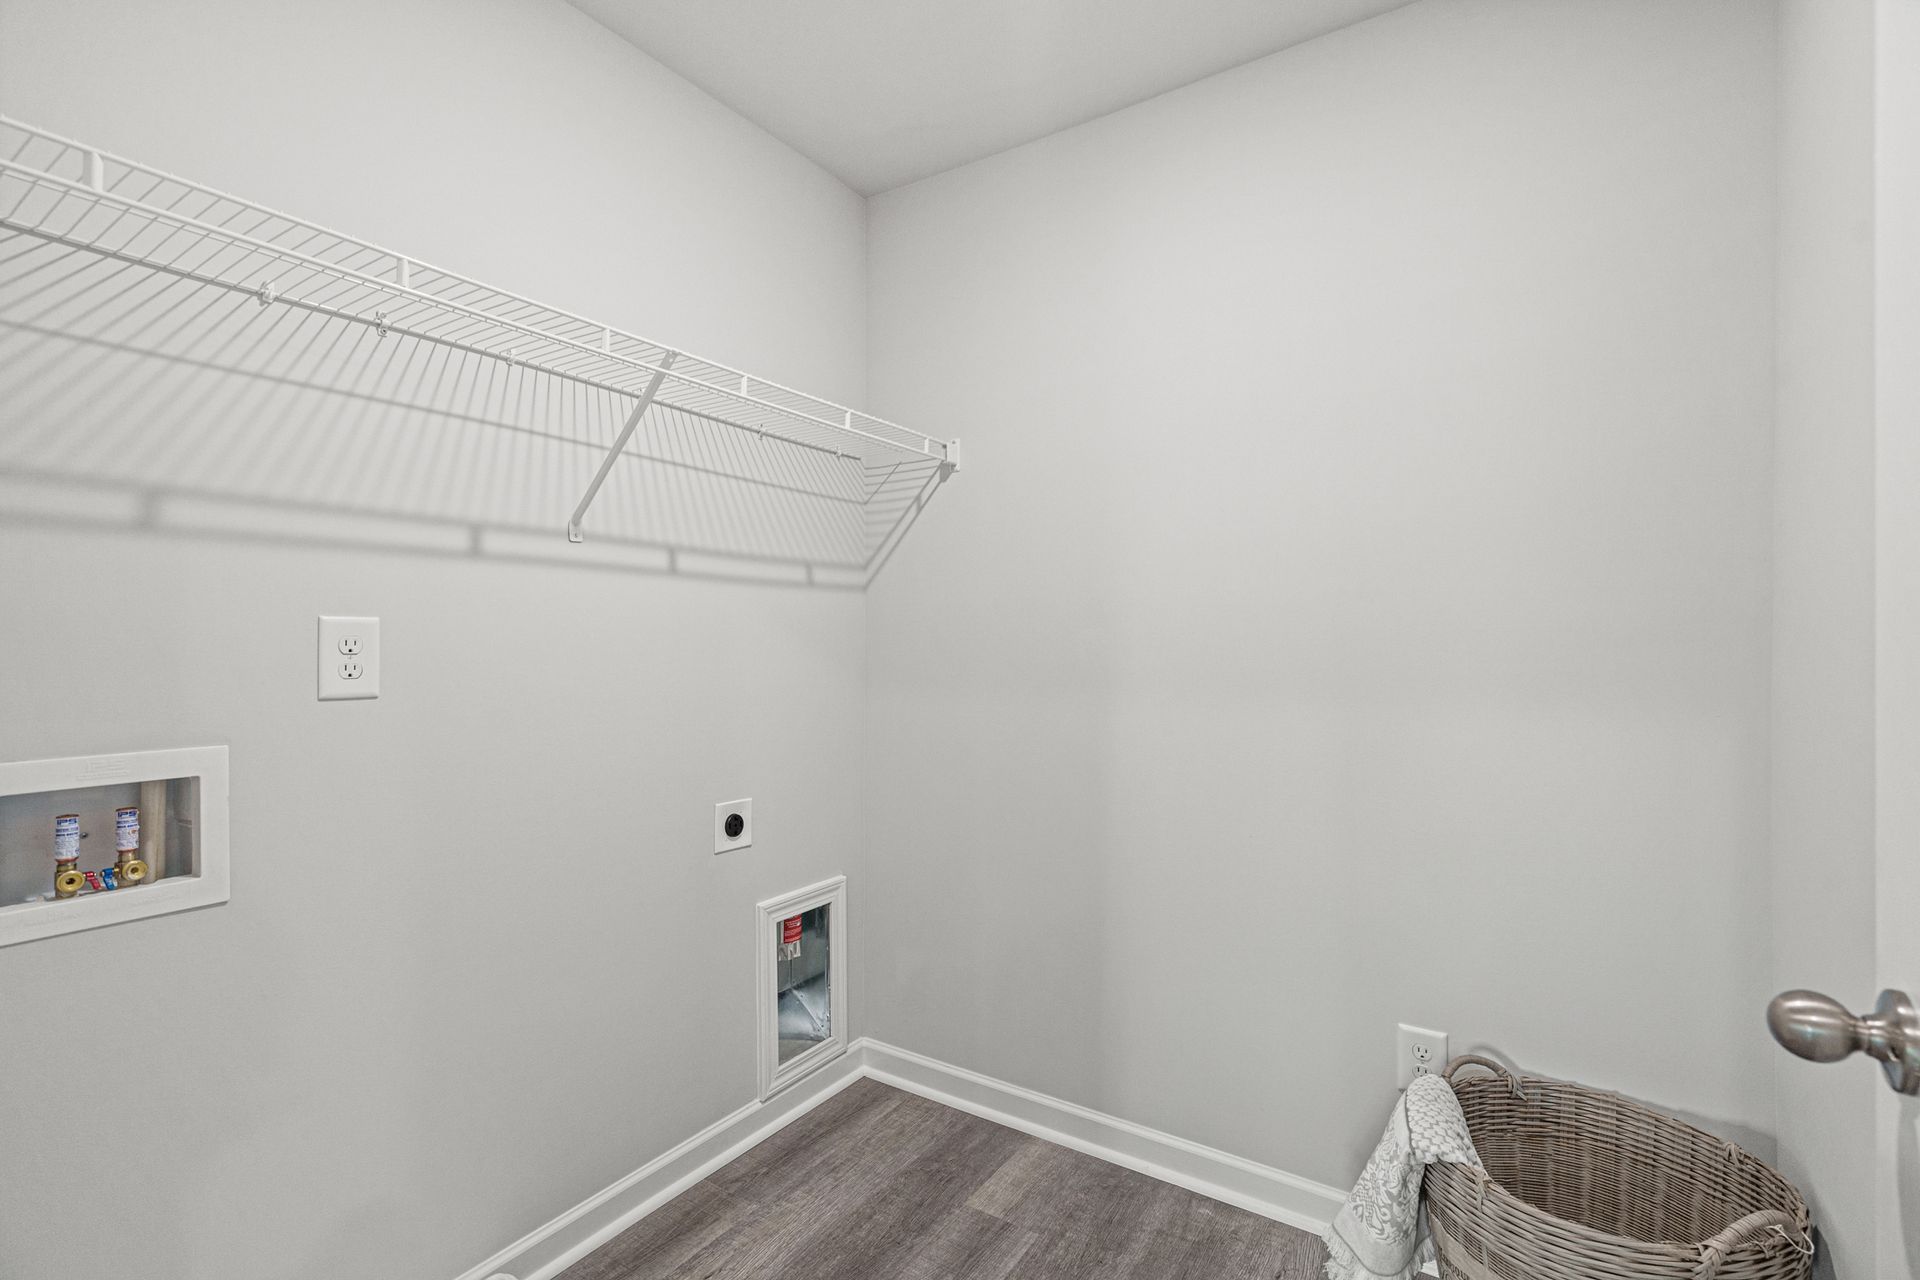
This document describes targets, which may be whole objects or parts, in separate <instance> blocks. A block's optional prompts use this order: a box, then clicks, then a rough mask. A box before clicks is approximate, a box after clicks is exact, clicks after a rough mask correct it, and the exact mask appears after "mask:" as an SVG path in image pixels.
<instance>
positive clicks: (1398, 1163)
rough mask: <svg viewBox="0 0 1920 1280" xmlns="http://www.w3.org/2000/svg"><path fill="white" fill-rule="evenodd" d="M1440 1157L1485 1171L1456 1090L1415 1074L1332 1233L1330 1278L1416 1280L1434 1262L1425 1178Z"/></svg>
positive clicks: (1436, 1078)
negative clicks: (1423, 1196)
mask: <svg viewBox="0 0 1920 1280" xmlns="http://www.w3.org/2000/svg"><path fill="white" fill-rule="evenodd" d="M1441 1160H1445V1161H1447V1162H1448V1163H1450V1164H1470V1165H1472V1166H1474V1167H1475V1168H1476V1169H1477V1168H1479V1167H1480V1154H1479V1152H1477V1151H1475V1150H1474V1149H1473V1138H1472V1136H1471V1135H1470V1134H1468V1132H1467V1118H1466V1117H1465V1116H1463V1115H1461V1114H1460V1103H1459V1102H1458V1101H1457V1100H1456V1099H1455V1098H1454V1096H1453V1087H1452V1086H1451V1085H1449V1084H1448V1083H1447V1082H1446V1081H1445V1080H1442V1079H1441V1078H1440V1077H1439V1076H1415V1077H1414V1078H1413V1083H1412V1084H1411V1085H1410V1086H1408V1088H1407V1091H1406V1093H1405V1094H1404V1095H1403V1096H1402V1097H1401V1099H1400V1101H1398V1102H1396V1103H1394V1105H1393V1115H1392V1116H1391V1117H1390V1118H1389V1119H1388V1120H1387V1131H1386V1132H1385V1133H1383V1134H1382V1135H1380V1145H1379V1146H1378V1147H1376V1148H1374V1152H1373V1156H1372V1158H1371V1159H1369V1160H1368V1161H1367V1167H1366V1169H1365V1170H1364V1171H1362V1173H1361V1174H1360V1181H1359V1182H1356V1183H1355V1184H1354V1186H1353V1192H1352V1194H1351V1195H1349V1196H1348V1197H1347V1202H1346V1203H1345V1204H1344V1205H1342V1206H1340V1212H1339V1213H1338V1214H1336V1215H1335V1216H1334V1219H1333V1226H1331V1227H1330V1228H1328V1229H1327V1236H1326V1239H1327V1272H1326V1275H1327V1280H1371V1278H1373V1277H1378V1280H1412V1277H1413V1276H1414V1275H1416V1274H1418V1272H1419V1270H1420V1268H1421V1267H1423V1266H1425V1265H1426V1264H1427V1263H1428V1262H1430V1261H1431V1260H1432V1259H1433V1241H1432V1240H1430V1239H1429V1238H1428V1236H1427V1230H1426V1221H1425V1219H1424V1218H1423V1216H1422V1215H1421V1212H1420V1178H1421V1175H1422V1173H1423V1172H1424V1171H1425V1169H1426V1166H1428V1165H1430V1164H1434V1163H1437V1162H1438V1161H1441Z"/></svg>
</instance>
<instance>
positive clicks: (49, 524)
mask: <svg viewBox="0 0 1920 1280" xmlns="http://www.w3.org/2000/svg"><path fill="white" fill-rule="evenodd" d="M0 110H4V111H6V112H7V113H9V114H12V115H16V116H19V117H21V118H23V119H26V120H29V121H32V122H34V123H37V124H41V125H43V126H45V127H47V128H51V129H54V130H57V131H60V132H64V133H68V134H71V135H74V136H77V137H80V138H83V139H86V140H88V141H91V142H94V143H96V144H98V145H102V146H105V147H108V148H111V149H114V150H119V151H123V152H125V153H128V154H130V155H132V156H135V157H137V158H139V159H142V160H145V161H148V162H150V163H153V164H156V165H159V166H162V167H165V168H169V169H172V170H175V171H177V172H180V173H183V174H187V175H190V176H192V177H195V178H198V179H200V180H202V181H205V182H209V183H212V184H214V185H216V186H222V187H225V188H228V189H230V190H233V191H236V192H239V193H242V194H244V195H247V196H249V197H251V198H254V199H257V200H260V201H263V202H266V203H270V204H276V205H279V206H282V207H285V208H288V209H291V210H294V211H297V212H299V213H302V214H304V215H306V216H309V217H312V218H314V219H317V220H319V221H321V222H323V223H329V224H332V225H335V226H338V227H339V228H341V229H342V230H343V231H348V232H351V233H356V234H359V235H363V236H366V237H369V238H373V239H375V240H381V241H385V242H387V243H389V244H392V245H393V246H395V247H396V248H399V249H401V250H403V251H408V252H412V253H415V254H418V255H419V256H420V257H422V258H424V259H426V260H428V261H430V262H436V263H438V264H441V265H444V266H447V267H449V268H452V269H455V270H462V271H465V272H468V273H471V274H473V275H476V276H478V277H479V278H481V279H484V280H487V281H489V282H491V283H496V284H499V285H502V286H505V287H509V288H517V289H519V290H522V291H525V292H528V293H531V294H533V295H534V296H537V297H539V298H542V299H544V300H548V301H551V302H554V303H558V304H561V305H566V306H571V307H574V308H577V309H579V310H582V311H584V312H586V313H587V314H589V315H593V316H596V317H599V318H604V319H606V320H607V321H609V322H611V323H613V324H616V325H623V326H626V327H630V328H633V329H635V330H638V331H639V332H642V333H647V334H649V335H653V336H658V337H660V338H662V339H664V340H667V341H674V342H683V343H686V344H688V345H689V346H691V347H692V348H693V349H694V350H696V351H699V352H702V353H705V354H710V355H712V356H714V357H716V358H721V359H731V360H733V361H736V362H738V363H739V364H741V365H744V366H745V367H748V368H750V369H752V370H753V371H754V372H755V373H759V374H763V375H765V376H768V377H774V378H780V379H783V380H786V381H789V382H791V383H793V384H795V385H798V386H802V387H806V388H809V389H814V390H817V391H819V392H820V393H822V394H825V395H830V396H839V397H843V398H854V397H858V396H859V395H861V394H862V393H863V389H864V385H865V350H864V336H863V335H864V302H863V299H864V270H865V268H864V256H863V236H864V226H865V221H864V219H865V210H864V206H863V203H862V201H861V200H860V199H859V198H858V197H857V196H855V195H854V194H853V193H851V192H850V191H848V190H846V189H845V188H844V187H842V186H841V185H840V184H839V183H837V182H836V181H834V180H833V179H831V178H829V177H827V176H826V175H825V174H823V173H822V172H821V171H819V170H818V169H816V168H814V167H813V166H812V165H810V164H808V163H806V162H805V161H802V160H801V159H799V158H798V157H797V156H795V155H794V154H793V153H792V152H790V151H788V150H787V149H786V148H785V147H783V146H781V145H779V144H778V143H776V142H775V141H773V140H772V139H771V138H769V137H768V136H766V135H765V134H763V133H761V132H760V131H758V130H756V129H754V128H752V127H750V126H748V125H747V124H745V123H744V122H743V121H742V120H740V119H739V118H738V117H736V116H734V115H732V114H731V113H730V112H728V111H726V110H725V109H723V108H721V107H720V106H719V105H718V104H716V103H714V102H712V101H711V100H709V99H707V98H705V97H703V96H702V95H700V94H699V93H697V92H695V91H693V90H692V89H691V88H689V87H688V86H687V85H685V84H684V83H683V82H681V81H679V80H677V79H676V78H675V77H673V76H671V75H669V74H667V73H666V72H664V71H663V70H662V69H660V68H659V67H658V66H657V65H656V64H654V63H652V62H651V61H649V60H648V59H646V58H644V57H642V56H640V55H639V54H637V53H636V52H634V51H633V50H632V49H631V48H629V47H628V46H626V45H624V44H623V43H621V42H620V41H618V40H617V39H616V38H614V37H613V36H611V35H610V34H608V33H606V32H605V31H603V30H602V29H600V28H599V27H597V26H596V25H594V24H593V23H592V22H591V21H590V20H588V19H587V18H585V17H583V16H582V15H580V14H579V13H577V12H575V11H574V10H572V9H570V8H568V7H567V6H565V5H563V4H558V3H553V2H552V0H486V2H485V3H481V4H462V3H451V2H449V3H438V2H434V0H415V2H412V3H407V4H384V3H377V2H375V0H365V2H364V3H357V2H353V0H347V2H343V3H336V4H329V5H323V6H283V5H272V4H268V5H260V4H250V3H237V2H232V0H186V2H183V3H169V4H167V5H129V4H113V5H107V4H97V5H75V4H70V3H67V2H66V0H0ZM47 425H49V424H47V423H42V422H32V423H28V422H21V421H20V420H19V418H18V412H17V407H16V410H15V416H14V417H12V418H10V419H8V420H7V421H6V422H5V423H0V430H19V429H22V428H25V429H32V428H36V427H44V426H47ZM52 425H57V424H52ZM284 425H285V424H282V423H276V422H268V421H263V422H258V423H255V424H252V429H253V430H256V431H273V430H276V429H277V428H282V427H284ZM72 444H73V447H74V448H75V449H76V450H78V449H81V448H82V447H84V444H85V442H84V441H80V440H74V441H72ZM291 445H292V442H289V449H290V451H291ZM208 461H209V465H213V464H214V463H215V461H216V460H215V459H211V458H210V459H209V460H208ZM319 465H325V463H324V461H323V462H322V463H320V464H319ZM357 465H360V466H362V467H364V471H363V472H362V473H360V474H361V475H363V476H364V477H365V478H366V479H367V480H368V481H369V482H371V479H372V477H373V476H375V475H376V474H379V473H381V471H382V470H383V468H382V463H381V460H380V459H379V458H370V459H363V460H361V462H360V463H359V464H357ZM486 478H487V477H482V476H479V475H476V474H474V473H471V472H463V473H461V474H460V475H459V476H458V477H457V480H458V482H460V483H470V484H479V483H481V482H482V480H483V479H486ZM492 478H493V479H498V480H500V481H501V486H502V488H506V489H511V488H512V487H513V483H514V477H513V476H512V475H506V476H504V478H503V477H499V476H495V477H492ZM455 479H456V478H453V477H450V478H448V480H449V482H450V483H451V482H454V480H455ZM534 479H535V478H534V477H528V479H527V482H528V483H529V484H531V483H533V481H534ZM4 496H5V498H6V499H7V501H8V502H9V503H11V504H12V507H11V509H15V510H17V509H19V508H21V507H24V506H26V505H28V504H29V502H30V500H31V499H33V498H34V497H35V496H36V491H33V490H32V489H31V487H30V486H23V485H21V484H19V483H18V482H14V483H11V484H10V485H8V486H7V487H6V489H5V494H4ZM38 496H39V497H40V498H42V499H43V502H42V505H51V506H52V508H53V509H54V511H55V512H56V513H58V514H59V515H61V516H62V517H69V516H70V517H77V518H80V522H79V523H71V524H70V523H67V522H66V521H65V520H64V519H62V520H33V521H26V522H22V521H21V520H19V519H17V518H10V519H9V520H8V521H7V522H5V523H4V524H0V599H4V600H5V601H6V607H5V608H3V609H0V645H4V648H5V650H6V652H7V653H8V655H9V660H8V661H7V662H6V663H4V664H0V759H21V758H38V757H43V756H55V755H65V754H72V753H87V752H96V751H116V750H128V749H137V748H151V747H164V746H173V745H182V744H187V745H191V744H198V743H207V742H224V743H229V744H231V746H232V771H233V773H232V786H233V808H232V820H233V828H232V830H233V901H232V902H231V903H230V904H229V905H227V906H223V907H219V908H216V909H212V910H207V911H202V912H198V913H194V914H190V915H182V916H171V917H167V918H164V919H159V920H152V921H146V922H142V923H139V924H133V925H127V926H124V927H119V928H113V929H107V930H102V931H96V932H92V933H85V934H76V935H73V936H69V937H63V938H57V939H53V940H51V941H47V942H41V943H35V944H33V945H29V946H20V947H12V948H7V949H5V950H0V1026H4V1028H5V1034H4V1036H0V1078H4V1079H5V1080H6V1081H7V1082H9V1086H10V1087H8V1088H6V1089H4V1090H0V1134H4V1135H5V1138H4V1141H0V1183H3V1184H4V1185H5V1186H6V1187H7V1188H8V1189H9V1191H8V1195H7V1196H6V1197H5V1202H4V1204H3V1205H0V1275H4V1276H7V1277H9V1278H11V1277H28V1276H32V1277H54V1276H58V1277H61V1278H62V1280H109V1278H119V1277H131V1276H138V1277H141V1280H216V1278H218V1280H226V1278H236V1277H248V1278H249V1280H256V1278H257V1280H319V1278H320V1277H334V1276H343V1275H351V1276H356V1277H368V1278H374V1277H379V1278H381V1280H443V1278H445V1277H451V1276H453V1275H456V1274H458V1273H460V1272H462V1271H464V1270H465V1269H466V1268H468V1267H470V1266H473V1265H474V1264H476V1263H478V1262H479V1261H480V1260H481V1259H483V1258H485V1257H486V1256H487V1255H488V1254H490V1253H492V1252H493V1251H494V1250H495V1249H497V1248H499V1247H500V1246H501V1245H504V1244H506V1243H507V1242H508V1241H510V1240H512V1239H514V1238H515V1237H517V1236H519V1235H520V1234H522V1233H523V1232H525V1231H527V1230H528V1229H530V1228H532V1227H534V1226H536V1225H537V1224H539V1223H541V1222H543V1221H545V1220H546V1219H547V1218H549V1217H551V1216H552V1215H553V1214H555V1213H556V1212H558V1211H560V1210H561V1209H564V1208H567V1207H570V1206H572V1205H573V1204H575V1203H577V1202H579V1201H580V1200H582V1199H584V1198H585V1197H586V1196H588V1195H589V1194H591V1193H593V1192H595V1191H598V1190H600V1189H601V1188H603V1187H605V1186H606V1185H607V1184H608V1183H610V1182H612V1181H613V1180H614V1179H616V1178H618V1177H620V1176H622V1175H624V1174H626V1173H628V1172H630V1171H631V1170H633V1169H634V1168H636V1167H637V1166H639V1165H640V1164H642V1163H643V1162H645V1161H646V1160H648V1159H650V1158H652V1157H653V1156H655V1155H657V1154H659V1153H660V1152H661V1151H663V1150H665V1149H666V1148H668V1147H670V1146H671V1145H673V1144H674V1143H676V1142H678V1141H679V1140H681V1139H683V1138H685V1137H687V1136H689V1135H691V1134H692V1133H694V1132H696V1131H697V1130H699V1129H700V1128H702V1127H704V1126H705V1125H707V1124H709V1123H711V1122H712V1121H714V1120H716V1119H718V1118H719V1117H720V1116H722V1115H724V1114H726V1113H727V1112H729V1111H731V1110H733V1109H734V1108H736V1107H738V1106H739V1105H741V1104H742V1103H744V1102H746V1101H747V1100H749V1099H750V1098H751V1097H752V1096H753V1094H754V1090H755V1074H754V1054H753V1047H752V1022H753V1011H754V992H753V988H752V966H753V954H754V951H753V933H752V931H751V930H752V927H753V926H752V917H753V904H754V903H755V902H756V901H758V900H759V899H761V898H764V897H769V896H772V895H773V894H774V893H776V892H779V891H782V890H785V889H789V888H793V887H797V886H799V885H802V884H805V883H809V882H811V881H813V880H816V879H819V878H821V877H823V876H826V875H828V874H831V873H833V872H837V871H853V870H854V868H853V867H852V866H851V865H850V860H851V859H852V858H854V857H855V856H857V854H858V852H859V850H860V848H861V846H862V828H863V817H862V794H861V734H862V732H863V725H862V721H861V717H860V707H861V698H862V681H863V661H864V659H863V651H864V644H865V635H864V624H863V617H862V613H863V605H862V603H861V600H860V598H859V597H857V596H851V595H844V594H814V593H807V592H804V591H799V590H792V589H787V588H765V587H758V586H751V587H750V586H739V585H726V584H715V583H711V582H699V581H687V580H679V579H670V578H665V577H658V576H647V575H636V574H632V573H621V572H609V571H606V570H601V569H575V568H564V567H554V566H551V565H538V566H520V565H515V564H511V563H505V562H501V561H495V560H489V559H485V558H476V557H471V556H459V555H455V556H450V557H449V556H427V555H419V554H414V553H409V552H404V551H399V550H393V549H387V548H385V547H380V548H369V549H365V550H352V549H343V548H338V547H326V546H320V545H314V544H312V543H310V542H306V541H300V540H291V541H266V540H261V539H259V538H257V537H255V536H253V532H252V530H250V529H248V528H245V527H243V528H240V529H237V530H236V531H235V533H236V536H234V537H232V538H226V539H222V538H213V537H205V536H198V535H195V536H169V535H163V534H159V533H150V532H141V531H128V530H121V531H115V530H114V529H112V528H111V527H110V526H108V527H103V526H100V525H97V524H91V523H88V518H90V517H92V516H93V515H95V514H97V513H96V512H95V511H94V510H93V509H92V507H91V505H90V504H89V503H88V502H87V501H86V500H85V498H84V497H83V496H75V494H74V493H72V492H70V491H67V490H59V491H53V490H47V491H44V492H40V493H38ZM564 514H565V507H564V506H561V507H558V508H556V509H555V511H554V514H553V519H554V523H553V526H552V537H553V538H554V539H555V540H556V541H558V540H559V539H560V533H559V528H560V521H561V520H562V519H563V518H564ZM328 527H329V528H330V529H331V528H334V527H336V526H335V525H329V526H328ZM564 545H565V544H564V542H561V543H560V546H561V547H562V548H564ZM588 554H589V555H590V554H592V548H591V547H589V548H588ZM323 612H324V613H368V614H377V615H379V616H380V617H381V619H382V622H383V639H384V647H385V670H384V683H383V692H382V696H381V698H380V700H379V701H378V702H375V703H330V704H325V705H322V704H319V703H316V702H315V701H314V693H313V686H314V676H313V662H314V657H313V648H314V617H315V615H317V614H320V613H323ZM742 795H751V796H753V797H754V799H755V802H756V804H755V820H756V836H757V840H756V844H755V846H754V848H753V849H752V850H751V851H750V852H748V853H743V854H737V855H732V856H729V857H727V858H724V859H715V858H714V857H713V856H712V853H711V839H712V836H711V832H712V813H713V810H712V805H713V804H714V803H715V802H716V801H721V800H728V799H733V798H735V797H738V796H742Z"/></svg>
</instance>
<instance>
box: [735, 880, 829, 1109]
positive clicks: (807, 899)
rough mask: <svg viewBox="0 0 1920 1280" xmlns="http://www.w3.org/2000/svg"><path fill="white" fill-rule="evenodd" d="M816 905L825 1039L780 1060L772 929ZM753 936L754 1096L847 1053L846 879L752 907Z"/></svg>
mask: <svg viewBox="0 0 1920 1280" xmlns="http://www.w3.org/2000/svg"><path fill="white" fill-rule="evenodd" d="M816 907H825V908H826V909H827V1038H826V1039H825V1040H822V1041H821V1042H820V1043H819V1044H816V1045H814V1046H813V1047H812V1048H811V1049H808V1050H807V1051H806V1052H804V1053H802V1054H800V1055H799V1056H798V1057H796V1058H794V1059H793V1061H791V1062H782V1061H780V991H779V980H780V944H779V941H778V939H777V938H776V937H775V930H776V929H777V928H778V927H779V925H780V923H781V921H783V920H791V919H792V918H793V917H795V916H799V915H803V914H805V913H806V912H808V911H812V910H813V909H814V908H816ZM754 911H755V915H754V925H755V930H756V932H757V933H758V934H759V942H758V943H757V944H756V946H757V952H756V954H757V956H758V957H759V964H758V967H757V968H756V970H755V972H756V974H757V975H758V976H757V977H756V978H755V983H756V992H757V994H756V998H755V1010H756V1016H757V1017H758V1019H759V1022H758V1031H757V1032H756V1034H755V1037H754V1038H755V1043H756V1045H757V1046H758V1057H759V1061H760V1100H761V1101H762V1102H765V1101H766V1100H767V1099H769V1098H771V1097H772V1096H773V1095H774V1094H776V1093H779V1092H780V1091H781V1090H782V1089H785V1088H787V1087H789V1086H790V1085H792V1084H794V1083H795V1082H796V1081H798V1080H800V1079H802V1078H803V1077H805V1076H808V1075H811V1074H813V1073H814V1072H815V1071H818V1070H819V1069H820V1068H821V1067H824V1066H826V1065H827V1064H828V1063H829V1062H832V1061H833V1060H834V1059H836V1058H838V1057H840V1056H841V1055H842V1054H844V1053H845V1052H846V1051H847V1041H848V1036H847V954H848V953H847V939H848V938H849V937H850V936H851V935H850V934H849V931H848V928H847V878H846V877H845V876H835V877H833V878H832V879H831V880H822V881H821V882H820V883H818V884H810V885H808V886H807V887H806V888H804V889H796V890H794V891H793V892H792V893H786V894H782V895H781V896H779V897H778V898H769V899H767V900H766V901H765V902H762V903H761V904H760V905H759V906H757V907H755V908H754Z"/></svg>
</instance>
